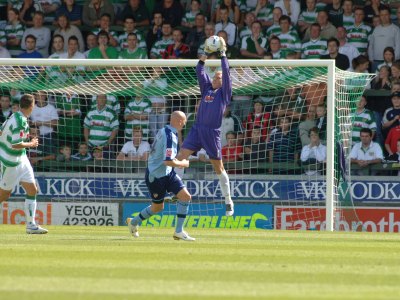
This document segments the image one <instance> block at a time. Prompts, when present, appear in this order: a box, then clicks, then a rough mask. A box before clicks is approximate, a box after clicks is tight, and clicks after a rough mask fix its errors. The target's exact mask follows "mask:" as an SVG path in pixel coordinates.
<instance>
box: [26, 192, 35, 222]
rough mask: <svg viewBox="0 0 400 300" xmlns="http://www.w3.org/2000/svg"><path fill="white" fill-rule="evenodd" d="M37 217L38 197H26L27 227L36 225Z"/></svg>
mask: <svg viewBox="0 0 400 300" xmlns="http://www.w3.org/2000/svg"><path fill="white" fill-rule="evenodd" d="M35 216H36V196H29V195H27V196H26V199H25V220H26V225H27V226H30V225H35V224H36V223H35Z"/></svg>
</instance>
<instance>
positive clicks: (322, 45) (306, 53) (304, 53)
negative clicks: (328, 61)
mask: <svg viewBox="0 0 400 300" xmlns="http://www.w3.org/2000/svg"><path fill="white" fill-rule="evenodd" d="M326 50H327V44H326V40H321V39H318V40H309V41H308V42H306V43H304V44H303V45H302V46H301V58H305V59H319V58H320V56H321V55H325V54H326V52H327V51H326Z"/></svg>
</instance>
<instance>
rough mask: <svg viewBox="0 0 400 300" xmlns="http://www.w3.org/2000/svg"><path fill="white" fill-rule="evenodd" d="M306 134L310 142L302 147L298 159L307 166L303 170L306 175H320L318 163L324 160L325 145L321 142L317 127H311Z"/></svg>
mask: <svg viewBox="0 0 400 300" xmlns="http://www.w3.org/2000/svg"><path fill="white" fill-rule="evenodd" d="M308 136H309V137H310V144H308V145H305V146H304V147H303V149H302V150H301V156H300V159H301V162H302V163H303V165H307V166H308V168H307V169H306V170H305V173H306V174H307V175H309V176H311V175H321V172H320V171H319V164H320V163H324V162H325V161H326V146H325V145H323V144H321V140H320V136H319V129H318V128H317V127H313V128H311V129H310V131H309V133H308Z"/></svg>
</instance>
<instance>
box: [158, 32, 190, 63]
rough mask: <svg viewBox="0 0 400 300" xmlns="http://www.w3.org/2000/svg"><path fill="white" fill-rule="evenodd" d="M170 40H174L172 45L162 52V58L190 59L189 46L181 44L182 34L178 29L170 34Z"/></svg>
mask: <svg viewBox="0 0 400 300" xmlns="http://www.w3.org/2000/svg"><path fill="white" fill-rule="evenodd" d="M172 38H173V39H174V43H173V44H170V45H168V46H167V47H166V48H165V51H164V52H163V55H162V56H163V58H164V59H167V58H172V59H177V58H189V57H190V49H189V46H188V45H186V44H184V43H182V40H183V34H182V31H181V30H180V29H174V31H173V32H172Z"/></svg>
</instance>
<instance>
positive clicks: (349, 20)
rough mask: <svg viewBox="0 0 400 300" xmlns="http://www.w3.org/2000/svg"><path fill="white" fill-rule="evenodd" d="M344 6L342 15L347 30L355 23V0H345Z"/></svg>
mask: <svg viewBox="0 0 400 300" xmlns="http://www.w3.org/2000/svg"><path fill="white" fill-rule="evenodd" d="M342 8H343V15H342V18H343V27H344V28H346V30H347V29H349V28H350V27H352V26H353V25H354V14H353V1H352V0H344V1H343V4H342ZM336 27H337V26H336Z"/></svg>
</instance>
